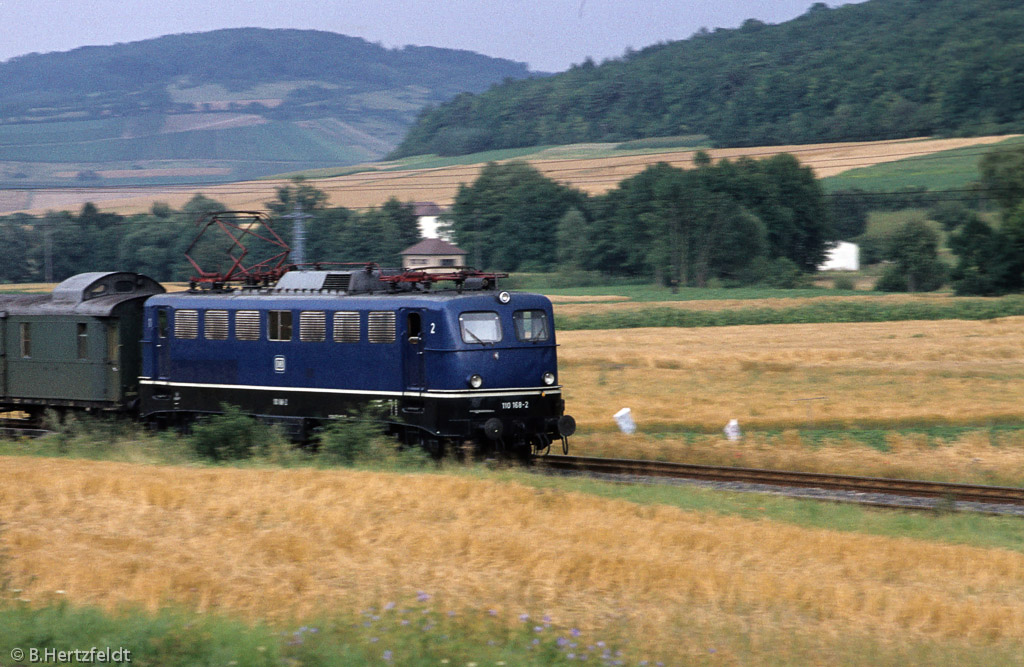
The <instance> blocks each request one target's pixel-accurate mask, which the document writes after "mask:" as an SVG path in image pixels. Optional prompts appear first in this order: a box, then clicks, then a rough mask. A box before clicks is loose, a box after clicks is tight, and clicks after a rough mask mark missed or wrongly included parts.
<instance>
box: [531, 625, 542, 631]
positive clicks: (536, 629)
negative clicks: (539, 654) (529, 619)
mask: <svg viewBox="0 0 1024 667" xmlns="http://www.w3.org/2000/svg"><path fill="white" fill-rule="evenodd" d="M533 631H534V632H544V628H542V627H540V626H539V625H535V626H533Z"/></svg>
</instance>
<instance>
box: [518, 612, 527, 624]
mask: <svg viewBox="0 0 1024 667" xmlns="http://www.w3.org/2000/svg"><path fill="white" fill-rule="evenodd" d="M519 620H520V621H522V622H523V623H526V622H527V621H528V620H530V615H529V614H519Z"/></svg>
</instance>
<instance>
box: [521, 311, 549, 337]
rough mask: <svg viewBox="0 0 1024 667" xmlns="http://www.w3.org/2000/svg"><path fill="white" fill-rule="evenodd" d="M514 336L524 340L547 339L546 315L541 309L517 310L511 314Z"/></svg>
mask: <svg viewBox="0 0 1024 667" xmlns="http://www.w3.org/2000/svg"><path fill="white" fill-rule="evenodd" d="M512 322H513V323H514V324H515V327H516V338H518V339H519V340H521V341H524V342H531V343H534V342H538V341H545V340H547V339H548V316H547V313H545V312H544V311H543V310H517V311H516V312H515V313H513V314H512Z"/></svg>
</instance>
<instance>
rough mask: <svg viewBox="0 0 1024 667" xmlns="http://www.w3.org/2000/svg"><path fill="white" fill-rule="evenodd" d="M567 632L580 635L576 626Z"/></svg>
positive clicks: (575, 635)
mask: <svg viewBox="0 0 1024 667" xmlns="http://www.w3.org/2000/svg"><path fill="white" fill-rule="evenodd" d="M569 634H570V635H572V636H573V637H579V636H580V631H579V629H577V628H573V629H572V630H570V631H569Z"/></svg>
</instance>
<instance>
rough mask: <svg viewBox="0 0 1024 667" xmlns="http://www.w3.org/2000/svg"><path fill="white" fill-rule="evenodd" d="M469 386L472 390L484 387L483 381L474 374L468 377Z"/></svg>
mask: <svg viewBox="0 0 1024 667" xmlns="http://www.w3.org/2000/svg"><path fill="white" fill-rule="evenodd" d="M469 386H470V387H472V388H473V389H479V388H480V387H482V386H484V379H483V378H482V377H480V376H479V375H477V374H476V373H473V374H472V375H470V376H469Z"/></svg>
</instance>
